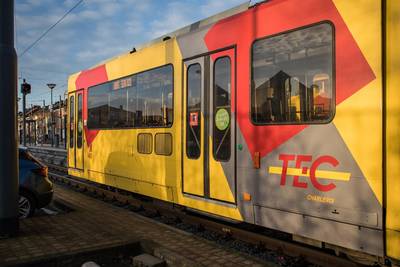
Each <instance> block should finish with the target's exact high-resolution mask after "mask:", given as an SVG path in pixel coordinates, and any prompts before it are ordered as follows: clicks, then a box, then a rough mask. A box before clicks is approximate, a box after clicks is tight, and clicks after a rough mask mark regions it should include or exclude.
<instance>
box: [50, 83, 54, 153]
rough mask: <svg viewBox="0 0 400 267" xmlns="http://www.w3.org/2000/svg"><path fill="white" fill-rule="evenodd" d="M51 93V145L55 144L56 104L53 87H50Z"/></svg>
mask: <svg viewBox="0 0 400 267" xmlns="http://www.w3.org/2000/svg"><path fill="white" fill-rule="evenodd" d="M50 94H51V111H50V112H51V114H50V115H51V146H52V147H53V146H54V114H53V111H54V106H53V88H50Z"/></svg>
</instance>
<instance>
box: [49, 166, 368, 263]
mask: <svg viewBox="0 0 400 267" xmlns="http://www.w3.org/2000/svg"><path fill="white" fill-rule="evenodd" d="M48 166H49V176H50V178H52V179H53V180H54V181H55V182H57V183H61V184H64V185H68V186H70V187H73V188H75V189H77V190H80V191H83V192H89V193H92V194H95V195H97V196H99V197H101V198H103V199H107V200H113V201H116V202H118V203H120V204H122V205H129V206H131V207H134V210H136V211H146V212H147V213H149V214H158V215H159V216H160V215H162V216H165V217H168V218H171V219H172V220H176V221H180V222H183V223H186V224H190V225H193V226H195V227H197V228H201V229H204V230H208V231H212V232H215V233H218V234H220V235H223V236H225V237H228V238H233V239H236V240H240V241H243V242H246V243H250V244H253V245H256V246H259V247H263V248H265V249H268V250H272V251H277V252H279V253H282V254H284V255H287V256H290V257H297V258H301V259H302V260H305V261H306V262H308V263H311V264H314V265H317V266H361V265H360V264H357V263H355V262H353V261H350V260H349V259H346V258H342V257H338V256H336V255H333V254H329V253H328V252H326V251H323V250H319V249H316V248H313V247H308V246H305V245H304V244H299V243H294V242H291V241H288V240H282V239H279V238H275V237H271V236H266V235H262V234H259V233H256V232H254V231H249V230H247V229H242V228H241V227H240V226H238V225H234V224H232V223H227V222H223V221H216V220H213V219H210V218H205V217H203V216H198V215H197V214H192V213H191V212H186V211H185V210H184V209H183V208H182V207H180V206H179V207H174V206H173V205H171V204H170V203H164V202H160V201H149V199H146V198H141V197H135V196H134V195H132V194H126V193H125V192H123V191H120V190H118V189H115V188H105V187H102V186H100V185H98V184H95V183H91V182H88V181H85V180H83V179H79V178H75V177H70V176H68V174H67V168H65V167H62V166H58V165H54V164H49V163H48Z"/></svg>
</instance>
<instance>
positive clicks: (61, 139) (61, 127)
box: [58, 95, 63, 142]
mask: <svg viewBox="0 0 400 267" xmlns="http://www.w3.org/2000/svg"><path fill="white" fill-rule="evenodd" d="M62 104H63V102H62V99H61V95H60V102H58V108H59V109H60V142H62V141H63V136H62V135H63V125H62V106H63V105H62Z"/></svg>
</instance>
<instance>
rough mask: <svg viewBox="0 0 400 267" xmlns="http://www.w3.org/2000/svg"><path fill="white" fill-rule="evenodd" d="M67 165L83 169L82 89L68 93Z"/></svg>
mask: <svg viewBox="0 0 400 267" xmlns="http://www.w3.org/2000/svg"><path fill="white" fill-rule="evenodd" d="M68 101H69V102H68V107H69V108H68V112H69V121H68V125H69V127H68V138H69V144H68V166H69V167H70V168H75V169H80V170H82V169H83V140H84V138H83V90H80V91H77V92H75V93H71V94H69V98H68Z"/></svg>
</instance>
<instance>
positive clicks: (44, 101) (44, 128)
mask: <svg viewBox="0 0 400 267" xmlns="http://www.w3.org/2000/svg"><path fill="white" fill-rule="evenodd" d="M45 108H46V100H44V99H43V109H42V111H43V118H42V129H43V131H42V145H43V144H44V141H45V140H44V137H45V136H46V116H45V113H44V112H45V111H44V110H45Z"/></svg>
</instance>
